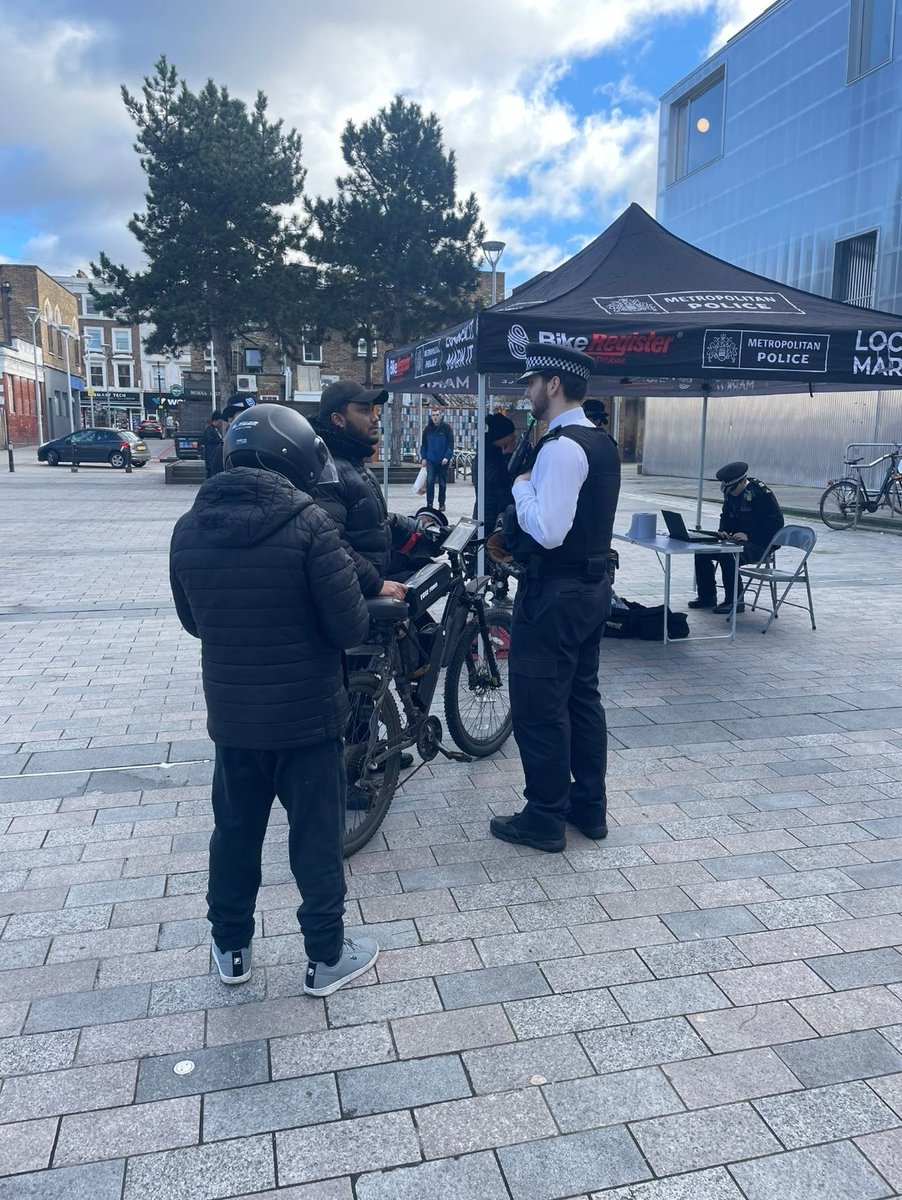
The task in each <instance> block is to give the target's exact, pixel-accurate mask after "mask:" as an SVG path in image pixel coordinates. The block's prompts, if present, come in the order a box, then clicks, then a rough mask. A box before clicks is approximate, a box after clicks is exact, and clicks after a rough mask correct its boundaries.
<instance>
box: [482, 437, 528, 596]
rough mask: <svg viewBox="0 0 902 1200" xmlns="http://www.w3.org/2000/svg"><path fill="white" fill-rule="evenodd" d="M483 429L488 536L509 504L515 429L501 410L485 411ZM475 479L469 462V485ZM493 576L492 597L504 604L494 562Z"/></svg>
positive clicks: (502, 579) (504, 580)
mask: <svg viewBox="0 0 902 1200" xmlns="http://www.w3.org/2000/svg"><path fill="white" fill-rule="evenodd" d="M485 425H486V432H485V437H484V439H483V451H484V453H485V536H486V537H488V536H489V534H491V533H492V531H493V530H494V528H495V526H496V525H497V524H498V518H499V517H500V516H501V515H502V514H503V512H504V510H505V509H506V508H507V506H508V505H509V504H513V502H514V496H513V493H512V492H511V483H512V480H511V477H510V473H509V471H508V465H509V464H510V458H511V452H512V451H513V449H514V446H515V445H516V441H517V431H516V428H515V426H514V423H513V421H512V420H511V419H510V417H506V416H504V414H503V413H489V415H488V416H487V417H486V419H485ZM478 482H479V462H478V459H477V461H476V462H474V463H473V486H474V487H477V486H478ZM478 508H479V501H478V497H477V500H476V501H475V502H474V504H473V516H474V517H476V516H477V515H478ZM492 568H493V569H492V575H493V578H494V579H495V585H496V586H495V587H494V589H493V593H492V594H493V596H494V599H495V600H496V601H497V602H499V603H502V604H503V603H504V602H505V601H506V600H507V596H508V577H507V573H506V572H505V571H502V570H501V568H500V567H499V566H498V564H497V563H493V564H492Z"/></svg>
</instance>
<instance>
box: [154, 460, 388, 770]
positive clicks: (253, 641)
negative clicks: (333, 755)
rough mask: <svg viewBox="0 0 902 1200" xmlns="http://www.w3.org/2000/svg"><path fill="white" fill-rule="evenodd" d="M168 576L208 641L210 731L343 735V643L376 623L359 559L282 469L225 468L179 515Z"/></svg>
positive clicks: (307, 739)
mask: <svg viewBox="0 0 902 1200" xmlns="http://www.w3.org/2000/svg"><path fill="white" fill-rule="evenodd" d="M169 574H170V582H171V586H172V594H173V597H174V599H175V606H176V611H177V612H178V616H179V620H180V621H181V623H182V625H183V626H184V627H185V629H186V630H187V631H188V633H190V634H192V636H194V637H197V638H200V642H201V663H202V672H203V686H204V696H205V697H206V701H207V729H208V730H209V733H210V737H211V738H212V740H213V741H214V742H216V743H217V744H218V745H222V746H237V747H244V748H247V749H258V750H275V749H279V750H287V749H294V748H297V747H301V746H313V745H316V744H317V743H319V742H324V741H329V740H331V739H333V738H338V737H341V736H342V734H343V733H344V728H345V723H346V720H347V695H346V692H345V687H344V671H343V667H342V656H341V651H342V649H347V648H348V647H350V646H353V645H355V644H357V643H358V642H360V641H362V640H363V638H364V637H365V635H366V633H367V629H368V627H369V619H368V615H367V610H366V604H365V603H364V600H363V597H362V595H361V593H360V587H359V585H358V583H357V577H356V574H355V572H354V567H353V564H352V563H351V560H350V559H349V558H348V556H347V554H345V552H344V550H342V548H341V543H340V542H339V539H338V533H337V531H336V529H335V526H334V525H333V524H332V522H331V521H330V520H329V518H328V517H327V516H326V514H325V513H324V512H323V511H322V510H321V509H320V508H319V507H318V506H317V505H316V504H314V502H313V501H312V500H311V499H310V497H309V496H306V495H304V493H303V492H300V491H298V490H297V489H296V488H294V487H292V485H291V484H290V483H289V482H288V480H287V479H285V478H284V476H282V475H277V474H275V473H274V472H271V471H258V470H254V469H251V468H250V467H240V468H238V469H237V470H231V471H223V472H222V473H221V474H218V475H214V476H213V477H212V478H211V479H208V480H207V482H206V483H205V484H203V486H202V487H201V489H200V491H199V492H198V494H197V498H196V499H195V501H194V505H193V506H192V508H191V509H190V510H189V511H188V512H187V513H185V515H184V516H183V517H181V518H180V520H179V521H178V522H177V524H176V526H175V530H174V531H173V534H172V542H171V545H170V552H169Z"/></svg>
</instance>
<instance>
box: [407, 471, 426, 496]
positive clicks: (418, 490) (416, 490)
mask: <svg viewBox="0 0 902 1200" xmlns="http://www.w3.org/2000/svg"><path fill="white" fill-rule="evenodd" d="M410 490H411V491H412V492H413V494H414V495H415V496H422V495H424V494H425V491H426V468H425V467H420V470H419V472H418V474H417V477H416V479H415V480H414V481H413V483H412V484H411V488H410Z"/></svg>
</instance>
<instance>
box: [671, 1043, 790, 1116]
mask: <svg viewBox="0 0 902 1200" xmlns="http://www.w3.org/2000/svg"><path fill="white" fill-rule="evenodd" d="M663 1070H664V1074H665V1075H666V1076H667V1078H668V1079H669V1080H670V1083H671V1084H672V1085H673V1087H674V1088H675V1089H676V1091H677V1092H678V1094H679V1096H680V1098H681V1100H682V1101H683V1103H684V1104H685V1105H686V1107H687V1108H706V1107H708V1106H709V1105H712V1104H733V1103H735V1102H736V1101H739V1100H751V1099H753V1098H755V1097H757V1096H772V1095H776V1094H778V1093H780V1092H790V1091H796V1090H798V1089H799V1088H801V1086H802V1085H801V1084H800V1083H799V1081H798V1080H797V1079H796V1077H795V1076H794V1075H793V1074H792V1072H791V1071H790V1070H789V1068H788V1067H787V1066H786V1065H785V1063H783V1062H782V1061H781V1059H779V1058H778V1057H777V1055H776V1054H774V1052H773V1050H771V1049H770V1048H767V1049H759V1050H739V1051H736V1052H735V1053H731V1054H716V1055H711V1056H709V1057H707V1058H696V1059H692V1060H689V1061H685V1062H671V1063H667V1064H666V1065H665V1066H664V1068H663Z"/></svg>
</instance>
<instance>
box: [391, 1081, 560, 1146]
mask: <svg viewBox="0 0 902 1200" xmlns="http://www.w3.org/2000/svg"><path fill="white" fill-rule="evenodd" d="M414 1116H415V1118H416V1123H417V1129H418V1130H419V1133H420V1138H421V1140H422V1143H423V1153H424V1154H425V1156H426V1158H446V1157H448V1156H450V1155H458V1154H469V1153H471V1152H473V1151H476V1150H483V1149H488V1148H489V1147H498V1146H510V1145H513V1144H515V1143H517V1142H534V1141H535V1140H537V1139H539V1138H547V1137H552V1136H554V1135H555V1133H556V1132H557V1130H556V1127H555V1123H554V1119H553V1117H552V1116H551V1113H550V1112H549V1111H548V1108H547V1106H546V1104H545V1101H544V1099H543V1098H542V1093H541V1092H540V1090H539V1089H538V1088H536V1087H531V1088H521V1089H517V1090H515V1091H509V1092H501V1093H497V1092H496V1093H493V1094H492V1095H488V1096H475V1097H473V1098H471V1099H469V1100H455V1101H451V1102H449V1103H447V1104H433V1105H431V1106H430V1107H428V1108H418V1109H416V1111H415V1113H414Z"/></svg>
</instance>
